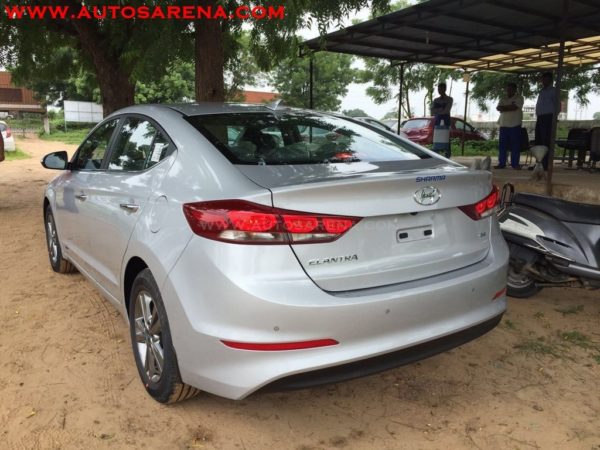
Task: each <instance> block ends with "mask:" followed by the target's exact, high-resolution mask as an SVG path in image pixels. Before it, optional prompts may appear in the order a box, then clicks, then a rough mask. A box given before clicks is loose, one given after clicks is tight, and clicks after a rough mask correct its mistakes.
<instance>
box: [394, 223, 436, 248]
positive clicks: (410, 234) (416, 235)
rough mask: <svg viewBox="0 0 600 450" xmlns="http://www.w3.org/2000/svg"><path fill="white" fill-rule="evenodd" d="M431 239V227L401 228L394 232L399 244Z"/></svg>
mask: <svg viewBox="0 0 600 450" xmlns="http://www.w3.org/2000/svg"><path fill="white" fill-rule="evenodd" d="M426 239H433V226H432V225H423V226H420V227H410V228H403V229H401V230H398V231H396V241H397V242H399V243H400V244H404V243H406V242H414V241H424V240H426Z"/></svg>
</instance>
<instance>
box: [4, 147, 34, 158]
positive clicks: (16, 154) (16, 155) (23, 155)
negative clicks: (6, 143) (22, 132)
mask: <svg viewBox="0 0 600 450" xmlns="http://www.w3.org/2000/svg"><path fill="white" fill-rule="evenodd" d="M4 157H5V160H6V161H16V160H19V159H29V158H31V155H30V154H29V153H25V152H24V151H23V150H21V149H19V148H18V147H17V149H16V150H15V151H14V152H4Z"/></svg>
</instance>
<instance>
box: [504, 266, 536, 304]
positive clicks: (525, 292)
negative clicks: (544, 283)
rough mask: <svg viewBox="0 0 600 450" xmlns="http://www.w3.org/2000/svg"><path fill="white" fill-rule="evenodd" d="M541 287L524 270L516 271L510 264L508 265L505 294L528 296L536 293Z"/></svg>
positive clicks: (517, 296) (518, 296) (520, 296)
mask: <svg viewBox="0 0 600 450" xmlns="http://www.w3.org/2000/svg"><path fill="white" fill-rule="evenodd" d="M541 289H542V288H541V287H540V286H538V285H537V284H536V282H535V280H534V279H533V278H532V277H531V275H529V274H528V273H526V272H524V271H521V272H519V271H517V270H516V269H515V268H514V267H513V266H512V264H511V265H510V266H509V267H508V281H507V286H506V294H507V295H508V296H509V297H516V298H528V297H531V296H533V295H535V294H537V293H538V292H539V291H540V290H541Z"/></svg>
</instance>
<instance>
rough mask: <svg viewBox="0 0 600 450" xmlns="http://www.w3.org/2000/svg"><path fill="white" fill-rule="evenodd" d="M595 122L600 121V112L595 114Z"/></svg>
mask: <svg viewBox="0 0 600 450" xmlns="http://www.w3.org/2000/svg"><path fill="white" fill-rule="evenodd" d="M594 120H600V111H599V112H595V113H594Z"/></svg>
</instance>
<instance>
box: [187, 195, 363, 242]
mask: <svg viewBox="0 0 600 450" xmlns="http://www.w3.org/2000/svg"><path fill="white" fill-rule="evenodd" d="M183 213H184V214H185V218H186V219H187V221H188V223H189V224H190V227H191V229H192V231H193V232H194V233H196V234H197V235H199V236H203V237H205V238H208V239H213V240H216V241H223V242H232V243H237V244H309V243H318V242H331V241H335V240H336V239H338V238H339V237H340V236H342V235H343V234H344V233H346V232H347V231H348V230H349V229H350V228H352V227H353V226H354V225H355V224H356V223H357V222H358V221H359V220H360V218H359V217H345V216H330V215H322V214H312V213H306V212H299V211H289V210H285V209H279V208H273V207H270V206H265V205H259V204H257V203H252V202H248V201H245V200H217V201H210V202H196V203H186V204H184V205H183Z"/></svg>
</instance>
